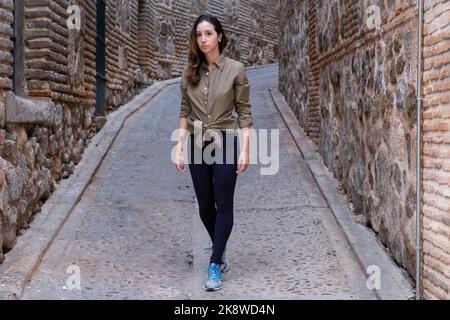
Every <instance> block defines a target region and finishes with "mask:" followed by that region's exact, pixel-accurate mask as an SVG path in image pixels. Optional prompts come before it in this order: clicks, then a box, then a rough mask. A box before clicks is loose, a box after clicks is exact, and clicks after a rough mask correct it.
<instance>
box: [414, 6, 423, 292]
mask: <svg viewBox="0 0 450 320" xmlns="http://www.w3.org/2000/svg"><path fill="white" fill-rule="evenodd" d="M418 9H419V23H418V29H417V48H418V49H417V82H416V93H417V100H416V101H417V110H416V114H417V138H416V140H417V146H416V149H417V154H416V300H421V299H422V253H423V248H422V234H421V233H422V229H421V227H422V224H421V218H422V216H421V203H422V202H421V194H422V190H421V153H422V139H421V138H422V128H421V126H422V123H421V120H422V101H423V97H422V83H423V82H422V80H423V79H422V78H423V76H422V63H423V61H422V55H423V44H422V41H423V11H424V10H423V0H419V3H418Z"/></svg>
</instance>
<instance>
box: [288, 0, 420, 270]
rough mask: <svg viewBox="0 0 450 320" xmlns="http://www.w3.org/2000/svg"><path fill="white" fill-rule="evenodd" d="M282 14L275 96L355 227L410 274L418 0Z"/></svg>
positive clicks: (306, 1) (302, 5)
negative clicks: (330, 178) (347, 205)
mask: <svg viewBox="0 0 450 320" xmlns="http://www.w3.org/2000/svg"><path fill="white" fill-rule="evenodd" d="M371 4H377V5H378V8H379V9H380V14H381V15H380V18H381V19H380V25H379V27H380V28H378V29H377V28H376V24H367V23H366V22H367V17H369V16H368V15H367V12H368V7H369V5H371ZM280 15H281V19H280V20H281V21H282V24H281V27H280V28H281V30H283V37H281V38H280V51H279V54H280V57H283V58H281V59H280V90H281V91H282V92H283V93H284V95H285V97H286V100H287V101H288V102H289V103H290V105H291V107H292V108H293V110H294V111H295V112H296V114H297V115H298V116H299V123H300V124H301V125H302V126H304V127H305V129H306V132H307V133H308V134H309V135H310V136H311V138H312V139H313V140H314V141H315V142H316V144H317V147H318V149H319V151H320V153H321V154H322V155H323V160H324V163H325V164H326V166H327V167H328V168H329V169H330V170H331V171H332V172H333V174H334V175H335V177H336V179H337V180H339V181H340V183H341V184H342V187H343V190H344V191H345V193H346V194H347V196H348V198H349V201H350V202H351V204H352V206H353V209H354V213H355V215H358V217H357V218H358V220H359V221H361V220H362V221H364V223H365V224H366V225H367V226H369V227H371V228H372V229H373V230H374V231H375V232H376V234H377V235H378V237H379V239H380V240H381V241H382V242H383V243H384V244H385V245H386V246H387V247H388V248H390V250H391V252H392V255H393V257H394V259H395V260H396V261H397V262H398V263H399V264H400V265H402V266H404V267H405V268H406V269H407V270H408V271H409V272H410V274H411V275H413V276H414V274H415V269H414V268H415V249H414V248H415V228H414V227H415V219H414V213H415V141H416V137H415V132H416V126H415V123H416V114H415V80H416V68H417V67H416V66H417V59H416V52H417V43H416V42H417V40H416V39H417V11H416V1H412V0H411V1H395V2H394V1H381V0H380V1H370V2H369V1H367V0H365V1H358V0H347V1H338V0H320V1H312V0H297V1H289V0H283V1H281V12H280ZM305 15H306V17H305ZM371 17H373V16H371ZM297 21H299V22H300V23H297ZM371 21H372V20H371ZM305 26H308V28H307V29H305ZM373 26H375V28H373ZM299 27H300V28H301V30H298V28H299ZM305 44H307V45H305ZM299 46H307V48H302V49H301V50H299V49H298V48H299ZM299 74H301V76H300V75H299ZM303 79H305V80H303ZM299 83H303V85H302V86H299V85H298V84H299ZM306 83H307V84H306ZM305 104H306V105H305Z"/></svg>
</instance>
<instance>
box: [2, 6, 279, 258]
mask: <svg viewBox="0 0 450 320" xmlns="http://www.w3.org/2000/svg"><path fill="white" fill-rule="evenodd" d="M24 3H25V7H24V26H23V27H24V32H23V33H24V34H23V35H24V51H25V70H24V74H23V76H24V78H25V81H24V88H22V89H23V90H20V97H13V99H10V102H11V101H12V102H17V101H19V102H20V103H19V104H17V103H10V104H9V105H8V107H9V109H7V106H6V96H7V95H8V94H9V95H10V96H11V92H12V80H11V76H12V74H13V60H14V58H13V55H12V54H11V50H12V49H13V41H12V40H11V37H12V36H13V28H12V24H13V22H14V16H13V8H14V2H13V1H12V0H0V14H1V16H2V19H1V21H0V35H1V36H2V39H3V40H1V41H0V42H1V46H0V124H1V126H0V262H1V261H2V260H3V253H4V252H6V251H8V250H10V249H11V248H12V247H14V244H15V242H16V240H17V236H18V235H20V234H21V233H22V232H24V229H26V228H27V227H28V224H29V223H30V221H31V220H32V218H33V216H34V214H35V213H36V212H37V211H39V208H40V206H41V204H42V203H43V201H45V200H46V199H47V197H48V195H49V194H50V193H51V192H52V191H53V188H54V184H55V183H57V182H58V181H59V180H60V179H62V178H67V177H68V176H69V175H70V174H71V173H72V172H73V169H74V166H75V165H76V164H77V163H78V162H79V161H80V159H81V157H82V154H83V151H84V147H85V145H86V144H87V143H89V142H90V139H91V138H92V136H93V135H94V134H95V133H96V132H97V131H98V130H100V129H101V127H102V124H103V123H104V121H105V120H106V118H104V117H98V118H96V119H95V117H94V113H95V98H96V32H97V30H96V19H97V16H96V1H95V0H55V1H53V0H52V1H50V0H39V1H24ZM69 5H77V6H79V7H80V8H81V11H80V29H77V28H69V25H70V23H69V24H68V21H70V19H68V18H69V17H71V16H72V14H73V12H67V8H68V7H69ZM263 5H264V2H263V1H257V0H255V1H250V2H243V1H227V2H224V3H223V2H221V1H206V2H205V1H196V2H194V4H193V5H191V2H190V1H156V0H148V1H144V0H115V1H114V0H111V1H106V57H105V59H106V102H107V108H106V110H107V111H111V110H113V109H115V108H117V107H119V106H120V105H122V104H124V103H125V102H127V101H128V100H130V99H131V98H132V97H133V96H134V95H135V94H136V93H138V92H139V90H140V89H141V88H142V87H143V86H146V85H149V84H151V83H152V81H153V80H152V79H166V78H170V77H174V76H179V75H180V73H181V71H182V70H183V68H184V63H185V61H186V53H187V51H186V49H187V48H186V40H187V36H188V34H189V31H190V30H189V28H190V27H191V25H192V22H193V21H194V19H195V17H196V16H197V15H198V14H200V13H203V12H210V13H213V14H215V15H217V16H218V17H219V18H220V19H222V21H223V22H224V25H225V27H226V28H227V30H226V31H227V32H228V34H229V36H230V38H231V39H234V40H232V41H231V43H230V48H229V49H228V50H229V54H230V55H231V56H233V55H234V57H236V56H238V55H237V52H239V53H240V55H239V56H238V59H239V60H241V61H243V62H245V63H246V64H263V63H270V62H274V61H276V59H277V53H276V40H275V39H277V34H278V29H277V28H278V25H277V20H276V14H277V12H275V11H273V10H271V9H270V8H267V7H265V6H263ZM255 12H258V13H259V14H255ZM255 17H256V18H255ZM254 18H255V20H253V19H254ZM73 22H75V21H73ZM74 25H75V26H76V23H75V24H74ZM255 39H257V40H258V41H256V40H255ZM22 98H23V99H22ZM21 106H22V107H26V108H25V110H26V112H22V109H20V108H19V107H21ZM52 106H53V107H54V108H55V110H57V112H48V111H49V109H48V107H52ZM35 107H37V108H35ZM11 111H12V113H11ZM14 112H16V113H15V116H14V117H12V114H13V113H14ZM8 115H9V117H8ZM8 120H10V121H8Z"/></svg>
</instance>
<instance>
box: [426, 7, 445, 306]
mask: <svg viewBox="0 0 450 320" xmlns="http://www.w3.org/2000/svg"><path fill="white" fill-rule="evenodd" d="M448 21H450V1H448V0H444V1H431V0H426V1H425V15H424V26H425V30H424V74H423V77H424V78H423V81H424V103H423V250H424V255H423V285H424V292H423V294H424V297H425V298H426V299H446V300H448V299H450V292H449V288H450V78H449V75H450V59H449V57H450V42H449V40H448V39H449V37H450V25H449V23H448Z"/></svg>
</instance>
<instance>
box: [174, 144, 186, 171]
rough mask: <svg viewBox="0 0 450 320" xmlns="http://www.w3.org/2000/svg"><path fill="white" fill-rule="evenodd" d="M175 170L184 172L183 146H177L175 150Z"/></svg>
mask: <svg viewBox="0 0 450 320" xmlns="http://www.w3.org/2000/svg"><path fill="white" fill-rule="evenodd" d="M175 166H176V167H177V170H178V171H180V172H182V173H184V172H186V166H185V165H184V156H183V148H182V147H177V151H176V164H175Z"/></svg>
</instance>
